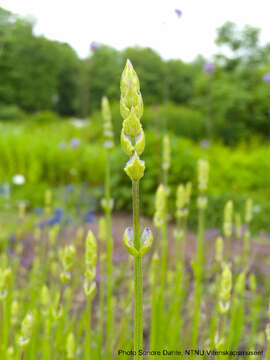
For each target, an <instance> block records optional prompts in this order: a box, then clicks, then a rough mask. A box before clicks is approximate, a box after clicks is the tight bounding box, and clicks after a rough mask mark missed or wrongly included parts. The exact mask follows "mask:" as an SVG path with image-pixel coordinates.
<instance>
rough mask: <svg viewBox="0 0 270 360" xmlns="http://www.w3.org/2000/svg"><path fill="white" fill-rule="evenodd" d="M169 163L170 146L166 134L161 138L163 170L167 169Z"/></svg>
mask: <svg viewBox="0 0 270 360" xmlns="http://www.w3.org/2000/svg"><path fill="white" fill-rule="evenodd" d="M170 164H171V148H170V138H169V136H168V135H166V136H164V138H163V159H162V168H163V170H168V169H169V168H170Z"/></svg>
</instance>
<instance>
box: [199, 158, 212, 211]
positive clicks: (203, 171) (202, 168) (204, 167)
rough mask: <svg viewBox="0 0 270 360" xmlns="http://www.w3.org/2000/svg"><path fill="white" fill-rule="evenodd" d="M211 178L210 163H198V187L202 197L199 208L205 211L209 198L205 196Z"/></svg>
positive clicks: (203, 161)
mask: <svg viewBox="0 0 270 360" xmlns="http://www.w3.org/2000/svg"><path fill="white" fill-rule="evenodd" d="M208 176H209V163H208V161H207V160H202V159H201V160H199V162H198V187H199V192H200V195H199V197H198V208H199V209H205V208H206V205H207V197H206V196H205V193H206V190H207V185H208Z"/></svg>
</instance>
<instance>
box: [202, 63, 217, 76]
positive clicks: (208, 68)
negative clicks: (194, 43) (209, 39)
mask: <svg viewBox="0 0 270 360" xmlns="http://www.w3.org/2000/svg"><path fill="white" fill-rule="evenodd" d="M203 71H204V73H205V74H212V73H214V72H215V71H216V67H215V65H214V64H212V63H205V64H204V67H203Z"/></svg>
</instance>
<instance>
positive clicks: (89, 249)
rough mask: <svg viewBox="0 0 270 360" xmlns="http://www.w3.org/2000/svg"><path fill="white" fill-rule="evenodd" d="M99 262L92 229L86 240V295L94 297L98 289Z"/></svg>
mask: <svg viewBox="0 0 270 360" xmlns="http://www.w3.org/2000/svg"><path fill="white" fill-rule="evenodd" d="M96 264H97V242H96V238H95V236H94V234H93V233H92V231H91V230H90V231H89V232H88V234H87V237H86V241H85V281H84V292H85V295H86V296H90V297H92V296H93V295H94V293H95V290H96V282H95V281H94V279H95V276H96Z"/></svg>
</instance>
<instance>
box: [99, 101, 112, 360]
mask: <svg viewBox="0 0 270 360" xmlns="http://www.w3.org/2000/svg"><path fill="white" fill-rule="evenodd" d="M101 105H102V106H101V108H102V116H103V129H104V148H105V154H106V159H105V163H106V165H105V168H106V173H105V198H104V199H103V200H102V202H101V205H102V207H103V209H104V211H105V218H106V241H107V321H106V342H107V347H106V359H108V360H109V359H110V357H111V347H112V344H111V341H110V339H111V333H112V324H113V308H112V291H113V277H112V275H113V263H112V253H113V239H112V234H111V231H112V230H111V211H112V208H113V199H112V198H111V170H110V151H111V149H112V148H113V147H114V140H113V137H114V135H113V128H112V122H111V111H110V104H109V101H108V99H107V97H105V96H104V97H103V98H102V103H101Z"/></svg>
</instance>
